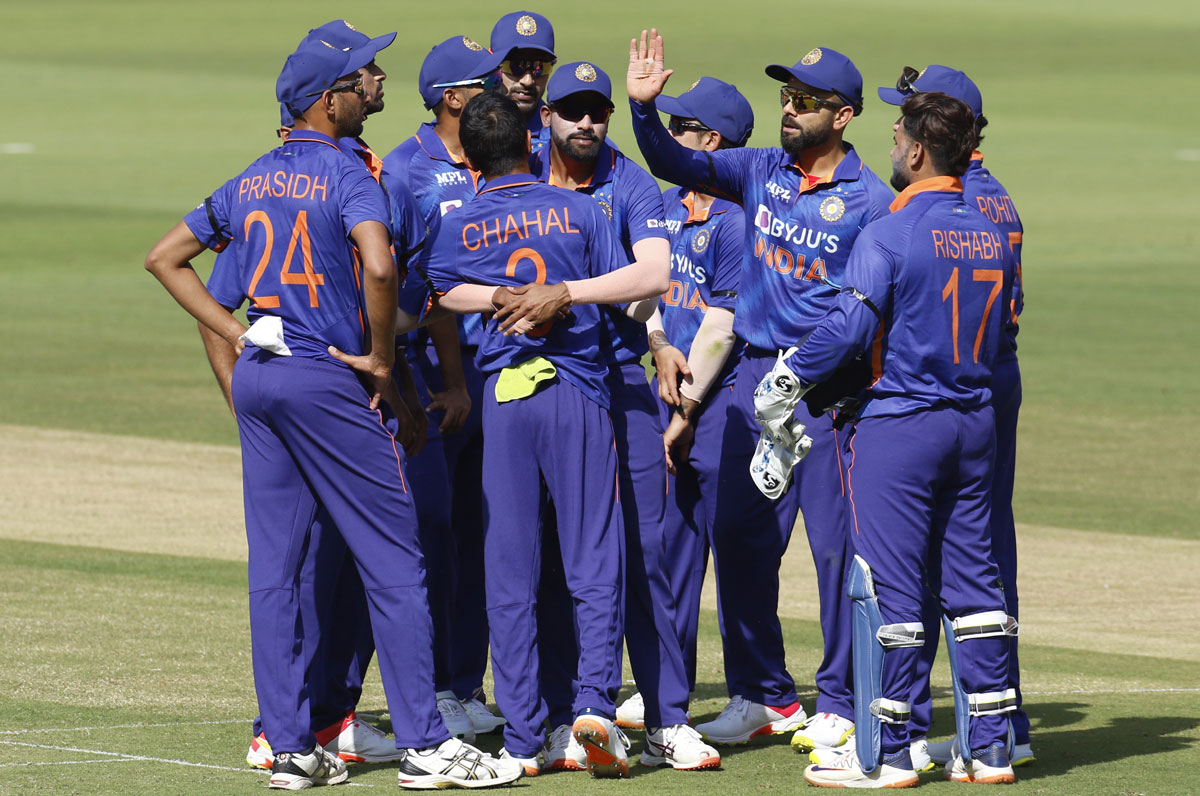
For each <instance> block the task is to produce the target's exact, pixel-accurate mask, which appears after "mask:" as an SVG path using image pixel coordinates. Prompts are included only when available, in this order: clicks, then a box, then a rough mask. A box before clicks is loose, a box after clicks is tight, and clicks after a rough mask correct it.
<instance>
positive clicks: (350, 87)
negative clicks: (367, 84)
mask: <svg viewBox="0 0 1200 796" xmlns="http://www.w3.org/2000/svg"><path fill="white" fill-rule="evenodd" d="M326 91H332V92H335V93H336V92H338V91H353V92H354V93H355V94H362V93H363V79H362V75H359V76H358V77H356V78H354V79H353V80H347V81H346V82H344V83H334V84H333V85H332V86H330V87H329V88H323V89H321V90H320V91H313V92H310V93H308V94H305V95H304V96H306V97H319V96H321V95H322V94H324V93H325V92H326Z"/></svg>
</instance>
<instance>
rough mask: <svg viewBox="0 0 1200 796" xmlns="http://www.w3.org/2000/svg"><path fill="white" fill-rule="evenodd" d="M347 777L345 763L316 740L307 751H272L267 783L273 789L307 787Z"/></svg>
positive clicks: (348, 774) (330, 782)
mask: <svg viewBox="0 0 1200 796" xmlns="http://www.w3.org/2000/svg"><path fill="white" fill-rule="evenodd" d="M349 778H350V772H349V771H347V770H346V764H345V763H343V762H342V761H341V760H338V759H337V757H336V756H335V755H332V754H330V753H329V752H327V751H325V750H324V749H322V748H321V745H320V744H317V745H316V746H315V747H313V750H312V751H311V752H309V753H308V754H300V753H298V752H280V753H279V754H277V755H275V761H274V765H273V766H272V768H271V779H270V780H268V781H267V787H268V788H274V789H275V790H307V789H308V788H311V787H314V786H316V785H337V784H338V783H340V782H345V781H346V780H347V779H349Z"/></svg>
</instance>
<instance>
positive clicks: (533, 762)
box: [499, 747, 542, 777]
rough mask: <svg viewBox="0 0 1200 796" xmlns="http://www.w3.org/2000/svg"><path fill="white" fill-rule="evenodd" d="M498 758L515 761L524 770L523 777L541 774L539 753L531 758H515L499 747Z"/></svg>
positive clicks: (540, 756)
mask: <svg viewBox="0 0 1200 796" xmlns="http://www.w3.org/2000/svg"><path fill="white" fill-rule="evenodd" d="M499 756H500V759H501V760H516V761H517V762H518V763H520V764H521V768H523V769H524V770H525V776H527V777H536V776H537V775H538V774H540V773H542V755H541V752H539V753H538V754H536V755H534V756H533V757H515V756H513V755H510V754H509V753H508V750H507V749H505V748H504V747H500V755H499Z"/></svg>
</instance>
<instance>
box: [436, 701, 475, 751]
mask: <svg viewBox="0 0 1200 796" xmlns="http://www.w3.org/2000/svg"><path fill="white" fill-rule="evenodd" d="M435 696H436V697H437V709H438V713H441V714H442V721H444V722H446V731H447V732H448V733H450V734H451V735H453V736H454V737H455V738H462V739H464V740H467V741H473V740H475V722H474V721H472V720H471V716H470V715H469V714H468V713H467V709H466V708H464V707H463V704H462V703H461V702H459V701H458V697H456V696H455V695H454V692H453V691H438V692H437V694H436V695H435Z"/></svg>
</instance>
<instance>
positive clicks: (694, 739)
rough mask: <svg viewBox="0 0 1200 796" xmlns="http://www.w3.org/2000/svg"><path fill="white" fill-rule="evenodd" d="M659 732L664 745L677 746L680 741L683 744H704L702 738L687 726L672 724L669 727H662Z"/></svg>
mask: <svg viewBox="0 0 1200 796" xmlns="http://www.w3.org/2000/svg"><path fill="white" fill-rule="evenodd" d="M659 732H661V733H662V740H663V743H664V744H674V745H678V744H679V742H680V741H683V742H684V743H704V737H703V736H702V735H701V734H700V733H699V732H697V731H696V730H695V729H694V728H692V727H691V726H689V725H687V724H672V725H671V726H669V727H663V728H662V729H661V730H659Z"/></svg>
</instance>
